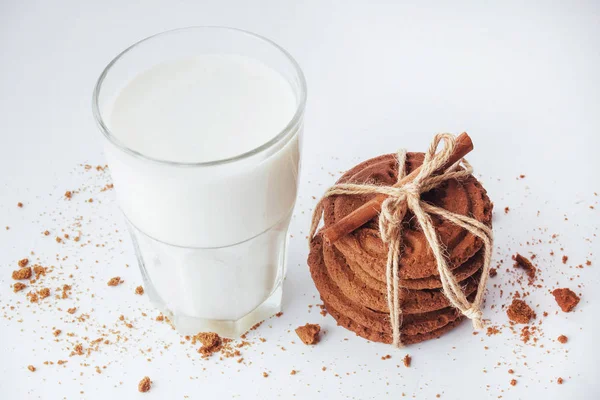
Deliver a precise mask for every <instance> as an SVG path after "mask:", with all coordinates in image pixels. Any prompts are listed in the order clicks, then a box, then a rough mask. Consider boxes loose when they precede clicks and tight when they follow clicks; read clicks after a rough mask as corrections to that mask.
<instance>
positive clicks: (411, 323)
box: [308, 235, 460, 335]
mask: <svg viewBox="0 0 600 400" xmlns="http://www.w3.org/2000/svg"><path fill="white" fill-rule="evenodd" d="M326 246H328V245H325V247H326ZM323 247H324V245H323V243H322V238H321V236H320V235H317V236H316V237H315V239H314V240H313V241H312V245H311V250H310V254H309V259H308V264H309V267H310V272H311V275H312V278H313V281H314V282H315V285H316V287H317V290H318V291H319V293H320V295H321V298H322V300H323V302H324V303H325V304H326V307H327V308H328V311H329V308H332V309H334V310H336V311H337V312H338V313H339V314H340V315H342V316H344V317H347V318H349V319H350V320H352V321H354V322H356V323H357V324H358V325H362V326H364V327H367V328H369V329H371V330H373V331H376V332H384V333H389V332H390V331H391V325H390V321H389V315H388V313H387V312H386V313H382V312H377V311H374V310H372V309H370V308H367V307H365V306H364V305H362V304H360V303H356V302H354V301H352V300H351V299H349V298H348V297H346V296H345V295H344V294H343V293H342V292H341V291H340V289H339V287H337V286H336V284H335V283H334V282H333V281H332V280H331V279H330V278H329V275H328V274H327V267H326V266H325V262H324V257H323ZM458 318H460V314H459V312H458V311H457V310H456V309H454V308H452V307H446V308H443V309H438V310H434V311H428V312H421V313H416V314H408V313H406V314H403V321H402V327H401V332H402V334H405V335H418V334H425V333H427V332H430V331H434V330H437V329H439V328H442V327H443V326H445V325H447V324H448V323H450V322H452V321H454V320H456V319H458Z"/></svg>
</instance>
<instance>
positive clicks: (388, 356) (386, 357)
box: [381, 354, 392, 360]
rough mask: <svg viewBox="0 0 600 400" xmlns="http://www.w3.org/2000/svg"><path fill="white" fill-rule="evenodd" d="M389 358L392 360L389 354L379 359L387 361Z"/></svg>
mask: <svg viewBox="0 0 600 400" xmlns="http://www.w3.org/2000/svg"><path fill="white" fill-rule="evenodd" d="M390 358H392V356H391V355H389V354H386V355H385V356H383V357H381V359H382V360H389V359H390Z"/></svg>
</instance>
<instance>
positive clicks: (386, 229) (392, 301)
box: [309, 133, 493, 347]
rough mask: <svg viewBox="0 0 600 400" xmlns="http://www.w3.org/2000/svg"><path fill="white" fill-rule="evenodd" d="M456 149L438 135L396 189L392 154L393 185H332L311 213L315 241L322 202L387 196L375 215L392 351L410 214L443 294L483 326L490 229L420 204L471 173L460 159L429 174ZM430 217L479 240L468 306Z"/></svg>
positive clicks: (401, 155) (450, 138) (401, 162)
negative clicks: (383, 251)
mask: <svg viewBox="0 0 600 400" xmlns="http://www.w3.org/2000/svg"><path fill="white" fill-rule="evenodd" d="M441 142H443V147H442V149H441V150H440V151H439V152H436V151H437V148H438V146H439V144H440V143H441ZM455 145H456V138H455V136H454V135H452V134H449V133H441V134H437V135H436V136H435V137H434V139H433V141H432V142H431V145H430V146H429V149H428V150H427V152H426V153H425V159H424V161H423V164H422V165H421V170H420V172H419V174H418V175H417V176H416V177H415V179H414V180H413V181H412V182H410V183H407V184H405V185H401V184H400V181H401V180H402V178H403V177H404V176H405V175H406V171H405V165H406V150H400V151H398V153H397V158H398V180H397V183H396V184H395V185H393V186H377V185H369V184H354V183H342V184H338V185H334V186H332V187H331V188H329V189H328V190H327V191H326V192H325V194H324V195H323V197H322V198H321V199H320V200H319V202H318V203H317V206H316V207H315V211H314V212H313V216H312V224H311V228H310V233H309V240H311V239H312V238H313V237H314V235H315V233H316V231H317V228H318V225H319V221H320V220H321V217H322V215H323V211H324V205H323V201H324V200H325V199H326V198H328V197H330V196H334V195H361V194H379V193H382V194H385V195H387V196H388V197H387V199H386V200H385V201H384V202H383V204H382V206H381V213H380V214H379V233H380V235H381V240H382V241H383V242H384V243H386V244H387V245H388V254H387V263H386V283H387V302H388V307H389V312H390V324H391V327H392V340H393V345H394V346H395V347H401V346H402V341H401V338H400V327H401V324H402V322H401V320H402V309H401V307H400V304H399V297H398V291H399V289H400V288H399V286H400V282H399V281H400V279H399V275H398V267H399V266H398V264H399V261H400V258H401V256H402V229H403V224H402V221H403V219H404V216H405V215H406V213H407V212H408V211H409V210H410V211H412V213H413V214H414V215H415V217H416V219H417V222H418V223H419V225H420V226H421V229H422V230H423V234H424V235H425V238H426V240H427V243H428V244H429V247H430V248H431V250H432V252H433V256H434V258H435V261H436V264H437V270H438V272H439V275H440V280H441V282H442V291H443V293H444V295H445V296H446V298H447V299H448V301H449V302H450V304H451V305H452V306H453V307H455V308H456V309H458V310H459V311H460V312H461V313H462V314H463V315H464V316H465V317H467V318H469V319H470V320H472V322H473V327H474V328H475V329H477V330H479V329H482V328H483V320H482V318H483V314H482V312H481V305H482V302H483V295H484V293H485V287H486V284H487V279H488V275H489V269H490V262H491V257H492V241H493V234H492V230H491V229H490V228H489V227H488V226H487V225H485V224H483V223H481V222H479V221H477V220H476V219H474V218H470V217H467V216H464V215H461V214H456V213H453V212H450V211H448V210H445V209H443V208H440V207H436V206H434V205H431V204H429V203H426V202H424V201H422V200H421V193H424V192H427V191H429V190H431V189H433V188H435V187H437V186H439V185H440V184H441V183H442V182H445V181H447V180H451V179H464V178H466V177H468V176H470V175H471V173H472V172H473V168H472V167H471V165H470V164H469V163H468V162H467V161H466V160H465V159H461V160H459V161H458V162H456V163H455V164H453V165H452V166H450V167H449V168H447V169H445V170H443V171H441V172H440V173H439V174H437V175H434V173H435V172H436V171H437V170H439V169H440V168H441V167H443V166H444V165H445V163H446V162H447V160H448V159H449V157H450V156H451V154H452V152H453V151H454V147H455ZM431 215H436V216H438V217H440V218H442V219H445V220H447V221H449V222H451V223H453V224H455V225H458V226H460V227H461V228H463V229H466V230H467V231H468V232H470V233H471V234H473V235H474V236H476V237H478V238H480V239H481V240H482V242H483V247H484V255H483V257H484V261H483V270H482V274H481V279H480V281H479V285H478V287H477V293H476V295H475V299H474V300H473V302H472V303H471V302H469V300H468V299H467V296H466V295H465V293H464V292H463V290H462V288H461V286H460V284H459V282H458V281H457V280H456V278H455V277H454V275H453V274H452V271H451V270H450V268H449V267H448V263H447V261H446V257H445V256H444V252H445V249H444V248H443V247H442V244H441V243H440V242H439V239H438V236H437V233H436V231H435V227H434V225H433V222H432V220H431Z"/></svg>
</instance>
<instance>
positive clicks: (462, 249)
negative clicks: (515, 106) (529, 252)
mask: <svg viewBox="0 0 600 400" xmlns="http://www.w3.org/2000/svg"><path fill="white" fill-rule="evenodd" d="M423 158H424V156H423V154H422V153H408V155H407V159H406V171H407V172H408V173H410V172H411V171H412V170H414V169H416V168H418V167H419V166H420V165H421V163H422V162H423ZM397 174H398V165H397V160H396V157H395V155H393V154H389V155H383V156H380V157H376V158H373V159H370V160H367V161H365V162H363V163H361V164H359V165H357V166H356V167H354V168H352V169H351V170H350V171H348V172H347V173H345V174H344V175H343V176H342V177H341V178H340V179H339V181H338V183H362V184H364V183H369V184H376V185H393V184H394V183H395V182H396V180H397ZM372 197H373V195H362V196H361V195H352V196H334V197H330V198H328V199H326V200H325V203H324V206H325V211H324V222H325V227H327V226H330V225H332V224H334V223H335V222H336V221H339V220H340V219H341V218H342V217H344V216H346V215H347V214H349V213H350V212H352V211H354V210H355V209H357V208H358V207H360V206H361V205H363V204H364V203H365V202H367V201H369V200H370V199H371V198H372ZM421 198H422V200H424V201H426V202H428V203H431V204H433V205H435V206H438V207H442V208H444V209H446V210H448V211H451V212H454V213H458V214H462V215H467V216H470V217H472V218H475V219H477V220H478V221H480V222H482V223H484V224H486V225H488V226H491V220H492V203H491V202H490V200H489V198H488V197H487V194H486V191H485V189H484V188H483V187H482V186H481V184H480V183H479V182H478V181H477V179H475V178H474V177H473V176H469V177H468V178H467V179H464V180H461V181H460V182H459V181H456V180H449V181H446V182H444V183H443V184H442V185H440V186H439V187H437V188H436V189H433V190H431V191H430V192H427V193H423V194H422V196H421ZM432 219H433V221H434V225H435V228H436V231H437V234H438V237H439V240H440V242H441V243H442V244H443V246H444V248H445V249H446V257H447V260H448V264H449V267H450V268H451V269H452V271H453V273H454V276H455V277H456V279H457V280H458V281H459V282H460V284H461V286H462V288H463V291H464V292H465V294H466V295H467V296H471V297H472V296H474V294H475V292H476V290H477V285H478V283H479V280H480V277H481V268H482V266H483V254H482V253H483V250H482V246H483V243H482V242H481V240H480V239H478V238H476V237H474V236H473V235H471V234H470V233H468V232H467V231H465V230H464V229H463V228H460V227H458V226H457V225H454V224H452V223H450V222H448V221H444V220H441V219H438V218H436V217H432ZM402 240H403V245H402V257H401V259H400V262H399V277H400V287H401V290H400V292H399V302H400V308H401V310H402V321H401V329H400V332H401V340H402V343H403V344H412V343H418V342H422V341H424V340H428V339H432V338H437V337H439V336H440V335H442V334H444V333H446V332H448V331H449V330H451V329H452V328H454V327H455V326H457V325H458V324H459V323H460V321H461V320H462V319H463V316H462V315H461V314H460V312H459V311H457V310H456V309H455V308H453V307H451V306H450V302H449V301H448V299H447V298H446V297H445V295H444V294H443V293H442V290H441V287H442V284H441V281H440V279H439V273H438V271H437V265H436V262H435V259H434V257H433V254H432V252H431V250H430V248H429V245H428V243H427V241H426V239H425V237H424V235H423V233H422V231H421V230H420V228H419V227H418V224H417V223H416V221H415V220H414V218H413V215H412V214H411V213H410V212H409V213H407V215H406V217H405V219H404V228H403V235H402ZM387 253H388V248H387V245H386V244H384V243H383V242H382V240H381V238H380V234H379V230H378V225H377V221H376V220H372V221H370V222H369V223H367V224H366V225H364V226H363V227H361V228H359V229H357V230H355V231H354V232H352V233H350V234H348V235H346V236H344V237H343V238H341V239H340V240H338V241H336V242H335V243H334V244H328V243H325V242H324V240H323V239H322V237H321V235H320V234H317V235H316V236H315V238H314V239H313V240H312V242H311V248H310V254H309V258H308V265H309V267H310V272H311V275H312V278H313V280H314V282H315V285H316V287H317V289H318V291H319V293H320V295H321V299H322V300H323V302H324V304H325V307H326V309H327V311H328V312H329V313H330V314H331V315H332V316H333V317H334V318H335V319H336V320H337V322H338V325H341V326H344V327H345V328H347V329H349V330H351V331H354V332H355V333H356V334H357V335H359V336H362V337H364V338H366V339H369V340H372V341H377V342H384V343H391V342H392V330H391V325H390V319H389V308H388V302H387V284H386V275H385V272H386V261H387Z"/></svg>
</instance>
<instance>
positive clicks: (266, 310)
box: [92, 27, 306, 337]
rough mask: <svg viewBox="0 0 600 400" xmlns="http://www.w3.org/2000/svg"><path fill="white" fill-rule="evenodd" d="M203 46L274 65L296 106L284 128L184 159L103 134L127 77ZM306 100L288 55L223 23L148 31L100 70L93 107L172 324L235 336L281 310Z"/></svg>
mask: <svg viewBox="0 0 600 400" xmlns="http://www.w3.org/2000/svg"><path fill="white" fill-rule="evenodd" d="M204 54H233V55H242V56H246V57H250V58H253V59H255V60H258V61H260V62H262V63H264V64H266V65H267V66H269V67H271V68H272V69H273V70H275V71H277V72H278V73H279V74H281V76H283V77H284V78H285V79H286V80H287V81H288V83H289V84H290V87H291V88H292V91H293V92H294V95H295V98H296V104H297V108H296V111H295V114H294V115H293V117H292V119H291V120H290V121H289V123H288V125H287V126H286V127H285V129H283V130H282V131H281V132H274V133H273V135H272V137H271V139H270V140H269V141H267V142H266V143H263V144H261V145H260V146H259V147H257V148H255V149H252V150H250V151H248V152H246V153H244V154H239V155H236V156H235V157H232V158H228V159H222V160H216V161H210V162H185V163H180V162H173V161H169V160H160V159H156V158H152V157H149V156H147V155H144V154H141V153H140V152H138V151H137V150H136V149H135V148H129V147H127V146H125V145H124V144H123V143H122V142H121V141H120V140H119V139H118V137H115V135H113V134H112V133H111V130H110V123H109V122H108V117H109V113H110V108H111V105H112V104H113V103H114V100H115V98H116V97H117V96H118V94H119V93H120V91H121V89H122V88H123V87H124V86H125V85H127V84H128V83H129V82H130V81H131V80H132V79H133V78H134V77H136V76H137V75H139V74H140V73H141V72H144V71H146V70H148V69H149V68H151V67H153V66H155V65H158V64H162V63H165V62H169V61H175V60H180V59H185V58H189V57H194V56H197V55H204ZM305 103H306V83H305V80H304V76H303V74H302V71H301V70H300V68H299V66H298V64H297V63H296V62H295V61H294V59H293V58H292V57H291V56H290V55H289V54H288V53H287V52H286V51H285V50H283V49H282V48H281V47H279V46H278V45H276V44H275V43H273V42H271V41H269V40H268V39H265V38H262V37H260V36H257V35H254V34H252V33H249V32H245V31H240V30H237V29H232V28H222V27H192V28H184V29H178V30H174V31H169V32H165V33H161V34H158V35H155V36H152V37H150V38H147V39H144V40H142V41H140V42H139V43H137V44H135V45H133V46H131V47H129V48H128V49H127V50H125V51H123V52H122V53H121V54H119V55H118V56H117V57H116V58H115V59H114V60H113V61H112V62H111V63H110V64H109V65H108V66H107V67H106V69H105V70H104V72H103V73H102V75H101V76H100V78H99V80H98V83H97V85H96V88H95V90H94V95H93V104H92V108H93V113H94V117H95V119H96V122H97V124H98V126H99V128H100V131H101V132H102V133H103V135H104V137H105V138H106V141H105V154H106V158H107V161H108V164H109V168H110V171H111V174H112V178H113V182H114V186H115V190H116V194H117V199H118V202H119V206H120V208H121V210H122V211H123V213H124V215H125V218H126V221H127V224H128V226H129V230H130V232H131V237H132V239H133V244H134V248H135V252H136V255H137V259H138V261H139V265H140V269H141V272H142V275H143V278H144V283H145V287H146V292H147V293H148V295H149V297H150V299H151V301H152V303H153V304H154V305H155V306H156V307H157V308H159V309H161V310H162V311H163V312H164V313H165V314H167V315H168V316H169V317H170V318H171V320H172V321H173V323H174V324H175V327H176V328H177V330H178V331H180V332H181V333H184V334H194V333H197V332H201V331H204V332H206V331H210V332H217V333H218V334H220V335H222V336H226V337H236V336H239V335H240V334H242V333H244V332H245V331H247V330H248V329H249V328H250V327H251V326H252V325H254V324H255V323H257V322H259V321H261V320H263V319H265V318H267V317H269V316H271V315H273V314H274V313H276V312H278V311H280V310H281V296H282V282H283V278H284V275H285V265H286V247H287V237H288V235H287V230H288V226H289V222H290V218H291V215H292V210H293V208H294V204H295V201H296V193H297V185H298V174H299V168H300V152H301V136H302V130H303V115H304V107H305ZM240 134H241V132H240Z"/></svg>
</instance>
